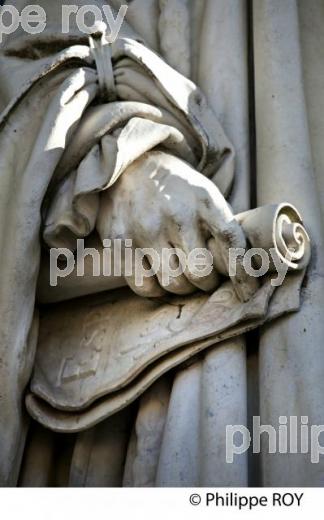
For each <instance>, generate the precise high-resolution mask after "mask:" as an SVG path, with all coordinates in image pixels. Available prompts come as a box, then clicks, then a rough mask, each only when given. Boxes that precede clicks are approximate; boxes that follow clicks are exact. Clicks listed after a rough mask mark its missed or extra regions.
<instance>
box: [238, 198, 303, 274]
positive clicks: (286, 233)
mask: <svg viewBox="0 0 324 520" xmlns="http://www.w3.org/2000/svg"><path fill="white" fill-rule="evenodd" d="M235 218H236V219H237V220H238V222H239V223H240V224H241V226H242V228H243V230H244V232H245V235H246V237H247V239H248V241H249V242H250V244H251V246H252V247H253V248H260V249H262V250H264V251H266V252H267V253H268V255H269V259H270V268H269V271H275V269H276V265H278V261H280V262H281V263H284V264H285V265H287V266H288V269H289V270H302V269H305V267H306V266H307V265H308V263H309V261H310V257H311V241H310V237H309V235H308V233H307V231H306V229H305V227H304V225H303V221H302V217H301V215H300V213H299V212H298V210H297V209H296V208H295V207H294V206H293V205H292V204H289V203H287V202H284V203H281V204H269V205H267V206H261V207H259V208H256V209H253V210H250V211H246V212H244V213H240V214H239V215H237V216H236V217H235ZM275 257H276V258H275ZM257 258H258V257H257V255H256V256H255V257H254V259H255V263H256V264H257V263H258V259H257Z"/></svg>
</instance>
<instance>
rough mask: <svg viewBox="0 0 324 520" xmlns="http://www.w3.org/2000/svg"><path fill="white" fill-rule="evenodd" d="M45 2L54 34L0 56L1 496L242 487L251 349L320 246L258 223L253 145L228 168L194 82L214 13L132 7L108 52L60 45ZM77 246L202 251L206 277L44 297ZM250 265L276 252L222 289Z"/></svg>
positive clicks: (97, 33) (278, 208) (65, 281)
mask: <svg viewBox="0 0 324 520" xmlns="http://www.w3.org/2000/svg"><path fill="white" fill-rule="evenodd" d="M27 3H28V2H25V1H24V0H21V1H20V2H19V4H21V5H20V7H21V8H22V7H23V6H24V5H26V4H27ZM41 3H42V4H43V5H44V8H45V10H46V12H47V15H48V20H47V26H46V29H45V31H44V32H43V33H42V34H37V35H27V36H26V35H25V34H23V32H21V33H19V32H17V33H15V34H14V35H9V36H8V37H7V39H6V40H5V41H4V43H3V46H2V51H1V58H0V67H1V71H2V76H1V82H0V88H1V96H2V108H3V112H2V116H1V120H0V125H1V126H0V164H1V186H2V189H1V211H2V212H3V217H2V218H1V222H3V231H2V237H3V246H2V255H3V261H2V266H1V270H2V271H1V272H2V287H1V304H0V309H1V316H2V332H1V366H0V370H1V381H2V382H1V402H2V413H1V418H0V439H1V457H0V459H1V460H0V475H1V483H2V485H16V484H17V483H18V484H19V485H22V486H30V485H58V486H60V485H69V486H96V485H98V486H121V485H124V486H186V485H192V486H194V485H209V486H211V485H246V484H247V483H248V477H247V463H246V457H247V454H246V453H245V454H242V456H237V458H236V459H235V462H234V463H233V464H227V463H226V460H225V455H224V454H225V448H226V447H225V434H226V431H225V425H227V424H241V425H243V426H244V425H247V419H246V409H245V405H244V402H245V401H244V399H243V397H242V395H243V394H244V393H246V381H244V380H242V378H241V376H239V377H238V378H236V373H239V374H242V371H243V372H244V358H245V346H244V336H243V335H244V333H246V332H248V331H250V330H254V329H256V328H258V327H261V326H263V325H264V324H266V323H269V322H270V321H272V320H276V321H273V322H272V323H276V322H277V320H278V318H279V317H280V316H282V315H283V314H288V313H293V312H295V311H297V310H298V309H299V308H300V306H301V292H302V283H303V281H304V280H305V278H304V275H305V270H306V268H307V264H308V262H309V259H310V240H309V236H308V234H307V232H306V231H305V228H304V227H303V224H302V218H301V216H300V214H299V212H298V208H297V209H296V208H295V207H294V205H293V204H292V203H291V202H294V201H290V200H289V201H288V202H287V203H286V199H280V200H276V201H269V202H271V204H267V202H268V201H265V203H264V204H263V203H262V204H259V205H258V207H257V208H255V209H253V210H249V211H248V209H249V208H248V206H247V204H246V203H245V201H244V198H245V191H244V190H245V188H244V182H243V181H244V175H243V174H242V172H243V171H246V165H245V166H244V165H243V163H244V160H245V159H242V158H244V157H246V153H247V146H246V143H245V147H244V150H243V151H241V150H236V146H235V145H233V144H232V142H231V139H232V136H230V138H229V137H227V135H226V134H225V131H224V130H223V127H222V125H221V123H220V122H219V120H218V118H217V117H216V115H215V111H214V109H215V107H213V106H212V105H211V104H210V103H209V102H208V100H207V99H206V97H205V95H204V93H203V91H202V90H201V89H200V88H199V87H198V86H197V84H196V83H195V82H193V81H192V79H196V78H198V72H197V70H198V66H199V57H198V56H197V55H196V54H195V51H194V50H192V49H191V47H190V45H191V43H190V39H189V35H188V32H187V30H186V29H185V28H184V27H187V25H188V24H189V22H190V24H191V26H192V33H193V34H195V31H197V28H198V27H199V25H200V24H201V23H202V20H203V19H204V20H205V19H206V18H204V17H206V16H207V14H208V13H207V14H206V11H204V9H203V8H202V7H203V4H205V2H196V3H192V4H191V3H190V2H186V1H182V0H175V1H167V0H164V1H160V2H157V1H154V0H150V1H149V2H146V3H145V2H142V1H140V0H138V1H135V2H132V4H133V5H131V6H130V8H129V12H128V15H127V21H125V22H124V23H123V25H122V28H121V31H120V34H119V36H118V39H117V40H116V41H114V42H113V43H111V44H110V43H108V41H107V37H106V32H105V31H106V29H105V27H104V26H103V25H98V26H96V28H95V30H94V31H93V32H92V33H91V34H90V36H88V35H84V34H82V32H80V31H79V29H78V27H76V26H75V25H74V26H71V27H70V30H69V33H68V34H63V33H62V31H60V28H59V20H60V8H61V2H56V3H55V5H53V3H52V4H51V3H50V2H49V1H47V0H44V1H43V2H41ZM65 3H66V2H65ZM111 3H112V4H113V6H114V8H115V9H116V10H118V7H119V5H120V4H121V2H118V1H117V0H116V1H114V2H111ZM217 3H218V2H217ZM78 4H80V7H81V6H82V5H83V4H85V2H83V1H81V0H79V2H78ZM94 4H96V6H98V7H99V8H100V7H102V5H104V4H105V2H104V1H103V0H96V2H94ZM194 4H195V5H194ZM196 4H197V5H196ZM207 4H209V3H208V2H206V5H205V6H204V8H205V9H207ZM243 4H245V3H244V2H242V6H241V7H240V9H242V12H240V16H241V18H240V20H241V19H243V11H244V9H243ZM221 5H222V6H223V7H221V8H222V9H223V8H224V9H225V11H226V9H227V8H225V7H224V2H219V6H221ZM209 8H210V7H209ZM210 9H211V8H210ZM230 15H231V13H229V12H228V13H227V16H230ZM145 17H147V18H146V19H145ZM171 19H174V20H176V24H177V27H178V28H179V34H180V41H179V45H178V46H177V48H175V47H174V38H175V33H174V32H173V33H172V30H170V27H172V24H171ZM145 20H146V21H147V22H150V23H147V24H146V23H145ZM184 21H186V23H185V22H184ZM187 22H188V23H187ZM204 23H205V24H206V25H207V22H206V21H205V22H204ZM150 24H151V25H150ZM206 31H207V29H206ZM196 37H197V34H196ZM205 57H206V56H205ZM224 74H225V75H226V72H224ZM189 77H190V78H192V79H189ZM245 101H247V100H245ZM227 109H228V110H231V109H232V107H227ZM222 110H225V108H224V107H223V108H222ZM233 110H234V109H233ZM235 110H237V109H236V108H235ZM234 118H236V121H237V123H241V114H237V115H236V116H234ZM234 133H235V132H234ZM237 136H238V134H236V135H235V136H234V137H235V140H237ZM240 142H241V144H242V140H241V141H240ZM236 154H237V155H238V156H239V158H238V166H237V167H235V155H236ZM238 176H239V180H238V181H237V180H236V179H237V177H238ZM242 179H243V180H242ZM238 193H240V194H241V196H240V195H238ZM239 199H240V200H241V203H240V204H239V203H238V200H239ZM81 238H82V239H85V244H86V245H87V246H89V247H90V246H91V247H95V248H96V250H97V251H99V254H100V255H101V259H102V257H103V246H104V245H105V243H106V241H114V240H119V241H120V242H121V243H122V244H123V246H124V247H125V244H126V241H127V240H131V241H132V251H131V253H134V248H138V249H140V250H145V248H152V249H154V250H155V251H157V252H158V253H159V254H161V255H162V251H163V250H164V249H167V248H170V247H173V248H179V249H180V250H181V251H183V252H184V253H185V254H189V253H190V251H192V250H194V249H195V248H201V249H202V248H206V249H208V250H209V251H210V252H211V253H212V257H213V268H212V269H211V271H210V272H209V273H208V274H207V275H205V276H199V275H198V274H197V273H193V272H191V271H189V270H185V271H184V272H183V273H182V274H180V275H179V276H177V277H173V278H171V280H168V283H165V281H164V277H163V274H164V273H163V271H162V270H158V272H157V273H156V275H155V276H151V277H145V278H144V280H143V284H142V285H141V286H139V285H138V284H137V283H136V280H135V279H134V275H133V273H134V272H135V270H136V265H135V264H136V262H137V261H138V259H137V258H136V256H134V255H133V254H132V262H133V270H132V272H131V274H128V273H125V272H124V271H123V268H122V271H121V275H120V276H119V277H109V276H108V277H105V276H98V277H94V276H91V274H89V273H88V272H86V273H85V275H84V276H83V277H78V276H77V275H76V269H74V271H73V272H71V273H70V274H69V275H68V276H67V277H66V278H62V279H61V280H60V281H59V283H58V285H57V286H56V287H50V285H49V277H50V274H49V268H50V267H49V251H50V249H51V248H61V249H62V248H65V250H68V251H71V252H74V251H75V250H76V248H77V241H78V240H79V239H81ZM250 247H254V248H263V249H264V250H266V251H267V252H268V251H270V250H273V251H275V256H274V257H273V262H274V263H273V264H271V267H270V274H269V273H267V274H266V275H265V276H263V277H262V279H261V280H260V279H258V278H255V277H253V276H251V275H250V274H249V273H247V272H246V269H245V267H244V265H243V260H242V257H238V258H237V262H236V271H235V274H234V275H233V274H231V273H230V272H229V265H228V258H229V252H230V249H233V248H240V249H242V250H244V251H246V250H248V249H249V248H250ZM143 260H144V262H145V263H146V267H147V268H148V269H149V268H150V264H149V257H147V256H145V255H143ZM277 260H278V262H279V261H280V262H281V264H280V265H282V264H284V265H285V266H286V270H288V274H287V276H286V277H285V279H284V281H283V283H282V284H281V285H280V286H279V287H276V286H274V285H273V284H272V283H271V280H272V276H271V272H273V270H274V268H275V266H276V265H277V264H276V261H277ZM173 262H176V261H175V260H174V259H173ZM278 265H279V264H278ZM173 267H174V268H175V269H176V267H177V265H176V263H175V264H174V265H173ZM63 269H64V268H63ZM271 270H272V271H271ZM77 297H81V298H79V299H76V298H77ZM264 326H265V327H269V325H264ZM229 395H230V397H229ZM242 399H243V400H242ZM227 401H228V405H227V404H226V403H227ZM223 455H224V456H223ZM253 463H254V462H253ZM253 463H251V466H252V467H253ZM220 467H221V468H222V472H221V473H220Z"/></svg>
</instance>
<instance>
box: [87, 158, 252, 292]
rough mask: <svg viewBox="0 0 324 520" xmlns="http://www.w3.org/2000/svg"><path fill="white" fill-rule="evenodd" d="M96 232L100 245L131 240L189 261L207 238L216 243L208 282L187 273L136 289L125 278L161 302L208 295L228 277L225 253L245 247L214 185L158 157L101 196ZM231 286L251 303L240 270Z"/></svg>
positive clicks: (159, 278)
mask: <svg viewBox="0 0 324 520" xmlns="http://www.w3.org/2000/svg"><path fill="white" fill-rule="evenodd" d="M97 228H98V232H99V235H100V237H101V239H102V240H104V239H112V240H114V239H122V240H125V239H132V243H133V247H134V248H135V247H136V248H148V247H149V248H154V250H155V251H157V252H158V253H159V254H162V253H161V252H162V249H163V248H172V247H175V248H179V249H181V250H182V251H183V252H184V253H185V254H186V255H188V254H189V253H190V251H192V250H193V249H195V248H207V247H208V241H209V240H210V239H211V238H214V239H215V240H216V243H217V248H215V247H214V248H212V249H213V251H212V252H213V256H214V269H213V271H212V272H211V273H210V274H209V275H207V276H204V277H200V276H196V275H195V274H193V273H191V272H189V270H188V269H187V270H185V272H184V274H182V275H179V276H178V277H175V278H172V279H171V280H170V282H169V283H168V285H165V284H164V283H163V280H162V278H163V276H162V271H159V272H158V273H157V275H156V277H151V278H146V279H145V280H144V284H143V286H142V287H139V286H137V285H136V284H135V279H134V276H126V281H127V283H128V284H129V286H130V287H131V288H132V289H133V290H134V291H135V292H136V293H137V294H140V295H141V296H152V297H153V296H159V295H161V293H163V292H164V290H167V291H169V292H171V293H175V294H189V293H191V292H192V291H194V290H195V289H196V288H199V289H202V290H204V291H211V290H213V289H215V288H216V287H217V285H218V283H219V272H221V273H222V274H226V272H227V265H228V250H229V248H231V247H241V248H245V247H246V240H245V236H244V233H243V231H242V229H241V227H240V226H239V224H238V223H237V222H236V221H235V220H234V217H233V213H232V211H231V208H230V206H229V205H228V203H227V202H226V200H225V199H224V197H223V196H222V194H221V193H220V191H219V190H218V188H217V187H216V186H215V184H213V183H212V182H211V181H210V180H209V179H208V178H206V177H205V176H203V175H202V174H200V173H199V172H197V171H196V170H195V169H193V168H192V167H191V166H189V164H187V163H186V162H184V161H183V160H181V159H179V158H177V157H175V156H172V155H169V154H166V153H164V152H161V151H154V152H149V153H147V154H145V155H144V156H143V157H141V159H139V160H138V161H136V162H135V163H133V164H132V165H131V166H130V167H129V168H128V169H127V171H125V172H124V174H123V175H122V176H121V178H120V179H119V180H118V182H117V183H116V184H115V185H114V186H113V187H112V188H111V189H109V190H107V191H106V192H104V193H102V198H101V208H100V212H99V217H98V221H97ZM214 244H215V243H214ZM215 249H216V250H215ZM173 258H174V257H173ZM134 261H135V260H134ZM175 261H176V260H175V259H174V262H175ZM134 272H135V269H133V273H134ZM232 280H233V283H234V285H235V288H236V290H237V293H238V295H239V297H240V298H241V299H242V300H247V299H249V297H250V296H251V294H252V293H253V292H254V290H255V285H254V284H253V283H251V279H250V278H249V277H248V276H247V274H246V273H245V271H244V270H243V267H242V266H241V265H238V266H237V274H236V277H235V278H233V279H232Z"/></svg>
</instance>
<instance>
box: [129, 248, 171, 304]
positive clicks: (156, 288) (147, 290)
mask: <svg viewBox="0 0 324 520" xmlns="http://www.w3.org/2000/svg"><path fill="white" fill-rule="evenodd" d="M130 253H131V255H130ZM128 255H129V257H128V259H126V260H125V265H124V276H125V280H126V283H127V285H128V286H129V287H130V288H131V289H132V291H133V292H134V293H135V294H138V295H139V296H142V297H143V298H158V297H160V296H163V295H165V291H164V290H163V289H162V287H161V285H160V284H159V282H158V280H157V278H156V276H155V274H154V270H153V269H152V265H151V264H150V260H149V257H147V256H145V255H144V254H143V252H142V251H141V249H140V248H136V249H133V250H132V251H131V252H129V253H128Z"/></svg>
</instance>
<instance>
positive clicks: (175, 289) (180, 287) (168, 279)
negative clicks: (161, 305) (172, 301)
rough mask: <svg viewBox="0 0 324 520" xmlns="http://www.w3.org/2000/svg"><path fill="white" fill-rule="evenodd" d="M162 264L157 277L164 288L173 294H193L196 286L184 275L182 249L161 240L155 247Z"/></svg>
mask: <svg viewBox="0 0 324 520" xmlns="http://www.w3.org/2000/svg"><path fill="white" fill-rule="evenodd" d="M155 252H156V254H157V257H158V258H159V261H160V265H159V268H158V269H157V272H156V277H157V279H158V281H159V284H160V285H161V287H163V289H165V290H166V291H168V292H170V293H172V294H179V295H182V294H191V293H192V292H194V291H195V289H196V287H195V286H193V285H192V284H191V283H190V281H189V280H188V279H187V278H186V276H185V275H184V270H185V265H184V264H183V263H182V260H183V259H182V255H181V251H180V250H178V249H177V248H176V247H174V246H173V245H171V244H170V243H169V242H168V241H167V240H165V241H163V240H160V241H159V243H158V245H157V246H156V247H155Z"/></svg>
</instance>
